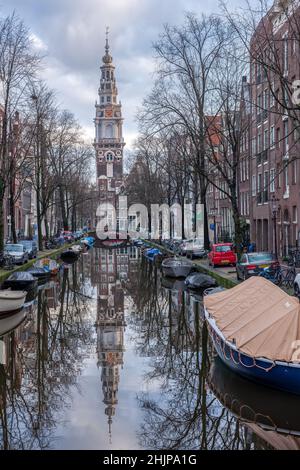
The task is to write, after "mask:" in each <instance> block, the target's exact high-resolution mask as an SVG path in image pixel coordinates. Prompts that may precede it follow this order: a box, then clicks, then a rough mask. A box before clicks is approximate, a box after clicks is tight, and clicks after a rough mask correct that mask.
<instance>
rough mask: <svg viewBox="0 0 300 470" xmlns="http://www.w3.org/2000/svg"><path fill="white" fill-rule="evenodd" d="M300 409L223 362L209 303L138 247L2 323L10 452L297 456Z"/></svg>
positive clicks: (4, 424) (2, 395)
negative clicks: (206, 315) (265, 452)
mask: <svg viewBox="0 0 300 470" xmlns="http://www.w3.org/2000/svg"><path fill="white" fill-rule="evenodd" d="M298 405H299V398H298V397H291V396H286V395H284V394H282V393H280V394H279V393H277V392H274V391H271V390H268V389H265V388H263V387H259V386H258V385H255V384H251V383H249V382H247V381H244V380H243V379H241V378H239V377H237V376H236V375H235V374H233V373H231V372H230V371H228V369H227V368H225V367H224V366H222V364H220V363H219V362H218V361H216V360H215V358H214V352H213V349H212V346H211V343H210V341H209V339H208V335H207V330H206V327H205V324H204V322H203V312H202V298H201V297H200V296H197V295H195V294H190V293H189V292H188V291H187V290H186V288H185V286H184V283H183V282H182V281H172V280H168V279H163V278H162V277H161V274H160V270H159V268H158V267H157V266H155V265H152V264H151V263H149V262H147V261H146V260H145V259H144V258H142V257H141V256H140V253H139V251H138V250H137V249H135V248H133V247H130V248H118V249H115V250H112V249H93V250H91V251H90V252H89V254H88V255H83V256H81V258H80V259H79V261H78V262H77V263H76V264H74V265H73V266H71V267H69V268H68V269H64V270H63V271H62V272H61V273H60V276H59V277H58V278H57V279H55V280H53V281H51V282H50V283H48V284H47V285H45V286H40V287H39V290H38V294H37V297H36V298H35V299H34V300H33V301H32V302H30V303H29V304H28V306H27V307H26V309H23V310H22V311H20V312H18V313H17V314H15V315H13V316H9V317H7V318H3V317H2V318H0V446H1V448H2V449H49V448H100V449H101V448H102V449H108V448H109V449H113V448H123V449H134V448H147V449H224V450H225V449H228V450H229V449H266V448H272V449H273V448H289V449H298V448H299V439H300V438H299V435H300V426H299V422H300V419H299V418H300V416H299V417H298V414H299V413H298V411H297V410H298V409H299V406H298Z"/></svg>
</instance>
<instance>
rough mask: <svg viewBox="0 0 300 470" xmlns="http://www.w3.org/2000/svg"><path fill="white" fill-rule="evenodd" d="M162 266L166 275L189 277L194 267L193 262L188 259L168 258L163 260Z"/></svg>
mask: <svg viewBox="0 0 300 470" xmlns="http://www.w3.org/2000/svg"><path fill="white" fill-rule="evenodd" d="M161 267H162V271H163V274H164V276H167V277H187V276H188V275H189V274H190V272H191V270H192V268H193V263H192V262H191V261H189V260H187V259H180V258H167V259H165V260H163V262H162V264H161Z"/></svg>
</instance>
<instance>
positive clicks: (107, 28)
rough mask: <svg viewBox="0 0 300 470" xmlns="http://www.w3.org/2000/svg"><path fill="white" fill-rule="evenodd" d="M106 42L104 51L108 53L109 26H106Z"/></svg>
mask: <svg viewBox="0 0 300 470" xmlns="http://www.w3.org/2000/svg"><path fill="white" fill-rule="evenodd" d="M105 34H106V43H105V52H106V54H108V53H109V43H108V35H109V27H108V26H106V33H105Z"/></svg>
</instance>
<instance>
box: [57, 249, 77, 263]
mask: <svg viewBox="0 0 300 470" xmlns="http://www.w3.org/2000/svg"><path fill="white" fill-rule="evenodd" d="M78 257H79V254H78V253H75V252H74V251H73V250H67V251H63V253H61V255H60V258H61V259H62V260H63V261H64V262H65V263H68V264H70V263H75V261H77V260H78Z"/></svg>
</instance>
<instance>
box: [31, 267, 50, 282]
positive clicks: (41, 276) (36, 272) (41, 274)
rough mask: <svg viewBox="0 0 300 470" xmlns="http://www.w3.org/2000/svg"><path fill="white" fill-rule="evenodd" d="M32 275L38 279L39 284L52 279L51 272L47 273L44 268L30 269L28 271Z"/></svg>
mask: <svg viewBox="0 0 300 470" xmlns="http://www.w3.org/2000/svg"><path fill="white" fill-rule="evenodd" d="M27 272H29V273H30V274H32V276H33V277H36V278H37V279H38V281H39V282H41V281H46V280H47V279H49V278H50V277H51V272H50V271H46V270H45V269H44V268H35V267H34V268H30V269H28V271H27Z"/></svg>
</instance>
